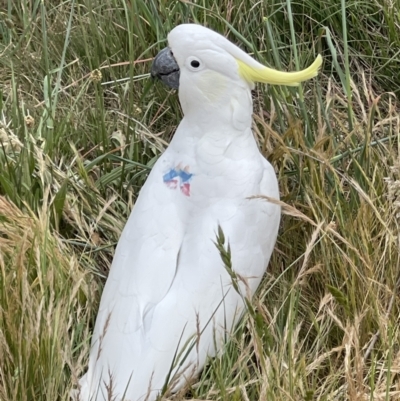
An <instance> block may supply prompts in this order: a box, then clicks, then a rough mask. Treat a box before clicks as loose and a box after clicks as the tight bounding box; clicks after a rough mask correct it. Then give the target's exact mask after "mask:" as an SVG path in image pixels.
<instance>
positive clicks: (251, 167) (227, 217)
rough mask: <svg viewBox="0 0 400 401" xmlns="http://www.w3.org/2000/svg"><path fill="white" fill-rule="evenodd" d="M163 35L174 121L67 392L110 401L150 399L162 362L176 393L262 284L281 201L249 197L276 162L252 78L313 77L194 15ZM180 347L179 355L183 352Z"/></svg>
mask: <svg viewBox="0 0 400 401" xmlns="http://www.w3.org/2000/svg"><path fill="white" fill-rule="evenodd" d="M168 42H169V49H170V50H166V51H164V53H163V54H164V56H163V57H165V60H163V59H162V57H160V59H159V60H158V61H157V62H158V64H159V65H157V63H156V62H155V64H154V66H153V73H154V75H156V76H158V77H159V78H160V79H162V80H163V81H164V82H165V83H167V84H168V85H170V86H172V87H174V86H178V79H179V100H180V103H181V106H182V109H183V113H184V118H183V119H182V121H181V123H180V125H179V127H178V129H177V131H176V133H175V136H174V138H173V139H172V141H171V143H170V145H169V147H168V149H167V150H166V151H165V152H164V154H163V155H162V156H161V157H160V158H159V160H158V161H157V163H156V164H155V166H154V168H153V169H152V171H151V173H150V175H149V177H148V179H147V181H146V183H145V184H144V186H143V188H142V190H141V192H140V195H139V197H138V200H137V202H136V205H135V207H134V208H133V211H132V213H131V215H130V217H129V220H128V222H127V223H126V226H125V228H124V230H123V233H122V236H121V238H120V240H119V243H118V246H117V249H116V252H115V258H114V261H113V264H112V267H111V271H110V274H109V277H108V280H107V283H106V285H105V288H104V292H103V295H102V299H101V303H100V309H99V312H98V316H97V321H96V326H95V329H94V332H93V338H92V349H91V353H90V360H89V367H88V372H87V373H86V375H85V376H83V378H82V379H81V380H80V390H79V391H78V393H77V394H78V395H77V394H75V398H76V399H78V400H80V401H89V400H90V401H104V400H108V399H109V398H108V397H109V395H110V394H112V397H113V398H110V399H112V400H114V399H115V400H117V401H120V400H123V399H125V400H129V401H144V400H145V399H146V397H148V398H147V400H148V401H153V400H155V398H156V397H157V395H158V394H159V392H160V390H161V389H162V388H163V386H164V384H165V383H166V380H167V377H168V375H169V372H170V371H171V375H169V379H170V383H173V381H174V380H175V382H174V384H173V385H172V387H173V389H174V390H177V389H179V388H180V387H182V385H183V384H184V383H185V381H186V380H189V379H190V378H191V377H193V376H195V375H196V374H197V373H198V372H199V371H200V370H201V369H202V368H203V366H204V363H205V361H206V358H207V356H214V355H216V353H217V351H218V349H221V346H222V345H223V343H224V341H225V338H226V337H228V338H229V333H230V332H231V331H232V328H233V327H234V326H235V324H236V323H237V322H238V320H239V318H240V317H241V316H242V313H243V311H244V308H245V306H244V302H243V296H246V294H247V295H249V294H251V295H252V294H253V293H254V292H255V290H256V289H257V287H258V285H259V284H260V281H261V278H262V276H263V274H264V272H265V269H266V267H267V264H268V261H269V258H270V256H271V253H272V250H273V248H274V245H275V241H276V236H277V231H278V225H279V221H280V208H279V206H277V205H275V204H272V203H268V202H266V201H265V200H260V199H249V197H251V196H253V195H266V196H268V197H271V198H275V199H278V198H279V191H278V183H277V179H276V176H275V172H274V169H273V168H272V166H271V165H270V164H269V163H268V162H267V161H266V160H265V159H264V157H263V156H262V155H261V154H260V152H259V149H258V147H257V144H256V141H255V139H254V136H253V133H252V131H251V115H252V100H251V93H250V90H251V88H252V87H253V82H252V81H253V80H254V81H255V80H258V81H262V82H270V83H286V84H296V83H297V82H300V81H302V80H304V79H308V78H310V77H312V76H315V75H316V71H317V69H318V66H319V65H317V64H318V63H314V64H315V65H314V64H313V66H314V70H313V71H311V70H309V69H308V70H305V72H304V74H305V75H304V76H300V75H299V74H301V73H302V72H299V73H280V72H274V71H273V70H269V69H267V68H266V67H263V66H262V65H261V64H259V63H257V62H256V61H255V60H253V59H252V58H251V57H250V56H249V55H247V54H246V53H245V52H243V51H242V50H240V49H239V48H238V47H236V46H235V45H233V44H232V43H231V42H229V41H228V40H227V39H225V38H224V37H223V36H221V35H219V34H217V33H215V32H213V31H211V30H209V29H207V28H204V27H202V26H199V25H194V24H185V25H179V26H177V27H176V28H175V29H173V30H172V31H171V33H170V34H169V36H168ZM171 51H172V53H171ZM319 64H320V63H319ZM164 67H165V68H164ZM310 68H311V67H310ZM257 74H258V75H257ZM260 74H261V75H260ZM263 74H264V79H261V78H260V76H262V75H263ZM268 74H269V75H268ZM274 74H277V75H274ZM296 74H298V75H296ZM252 77H254V79H252ZM283 78H285V79H286V80H287V82H286V81H285V82H282V79H283ZM218 226H221V228H222V230H223V232H224V234H225V237H226V239H227V241H229V244H230V249H231V257H232V264H233V269H234V271H235V272H237V273H238V274H239V275H240V277H242V278H244V279H243V280H239V284H240V290H241V292H242V295H243V296H241V295H239V294H238V292H237V291H235V289H234V288H233V286H232V279H231V277H230V275H229V274H228V272H227V270H226V268H225V267H224V264H223V262H222V260H221V256H220V254H219V252H218V250H217V248H216V246H215V243H214V241H215V239H216V233H217V230H218ZM199 333H201V335H200V337H198V335H199ZM185 345H186V346H187V347H186V350H188V354H185V352H183V353H182V352H181V351H182V349H183V348H184V346H185ZM190 347H191V348H190ZM216 348H217V349H216ZM185 355H186V359H185V358H184V357H185ZM174 360H175V362H178V361H180V362H181V363H182V364H181V365H180V366H177V365H176V364H175V365H174ZM174 375H175V378H174Z"/></svg>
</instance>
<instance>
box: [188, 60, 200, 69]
mask: <svg viewBox="0 0 400 401" xmlns="http://www.w3.org/2000/svg"><path fill="white" fill-rule="evenodd" d="M190 65H191V66H192V67H193V68H198V67H200V63H199V62H198V61H197V60H192V61H191V62H190Z"/></svg>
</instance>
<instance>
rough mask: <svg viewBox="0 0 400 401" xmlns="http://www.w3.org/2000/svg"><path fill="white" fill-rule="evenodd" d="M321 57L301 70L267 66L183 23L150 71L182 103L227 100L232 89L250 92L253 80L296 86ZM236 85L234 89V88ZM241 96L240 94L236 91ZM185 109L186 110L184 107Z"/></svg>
mask: <svg viewBox="0 0 400 401" xmlns="http://www.w3.org/2000/svg"><path fill="white" fill-rule="evenodd" d="M321 63H322V57H321V56H318V57H317V58H316V60H315V61H314V63H313V64H312V65H311V66H310V67H308V68H306V69H305V70H302V71H297V72H282V71H276V70H274V69H271V68H268V67H266V66H264V65H262V64H260V63H259V62H257V61H256V60H254V59H253V58H252V57H251V56H250V55H248V54H247V53H246V52H244V51H243V50H241V49H240V48H239V47H237V46H235V45H234V44H233V43H232V42H230V41H229V40H228V39H226V38H225V37H224V36H222V35H220V34H218V33H216V32H214V31H212V30H211V29H208V28H205V27H203V26H201V25H197V24H182V25H178V26H177V27H175V28H174V29H173V30H172V31H171V32H170V33H169V35H168V47H167V48H165V49H163V50H162V51H161V52H160V53H159V54H158V55H157V56H156V58H155V59H154V61H153V65H152V67H151V75H152V76H153V77H155V78H159V79H160V80H161V81H162V82H164V84H166V85H167V86H169V87H171V88H174V89H178V88H179V96H180V99H181V103H182V107H183V108H184V109H185V104H188V103H189V104H190V103H198V102H199V100H201V103H202V104H204V100H206V101H207V104H209V105H211V104H213V106H214V107H215V106H216V105H218V104H220V105H222V104H225V103H226V102H228V103H229V98H231V97H232V93H233V92H232V91H235V90H236V92H235V93H240V91H243V89H245V90H246V91H247V92H249V90H250V89H252V88H253V87H254V83H255V82H263V83H266V84H275V85H290V86H296V85H299V83H300V82H302V81H305V80H308V79H310V78H313V77H315V76H316V75H317V73H318V69H319V67H320V66H321ZM235 88H236V89H235ZM239 96H240V95H239ZM184 111H185V110H184Z"/></svg>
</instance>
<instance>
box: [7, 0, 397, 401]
mask: <svg viewBox="0 0 400 401" xmlns="http://www.w3.org/2000/svg"><path fill="white" fill-rule="evenodd" d="M267 3H268V4H267ZM3 5H4V7H2V11H1V13H0V66H1V68H0V91H1V96H0V113H1V114H0V169H1V170H0V400H1V401H25V400H26V401H28V400H29V401H30V400H33V399H34V400H51V401H54V400H67V399H68V393H69V390H70V389H71V387H72V386H73V385H74V384H76V381H77V377H79V376H80V375H81V373H82V372H83V371H84V369H85V366H86V363H87V356H88V349H89V344H90V330H91V328H92V326H93V323H94V319H95V315H96V308H97V306H98V302H99V298H100V294H101V287H102V285H103V283H104V280H105V277H106V275H107V271H108V268H109V266H110V262H111V260H112V255H113V249H114V246H115V244H116V242H117V240H118V237H119V234H120V232H121V230H122V228H123V226H124V223H125V221H126V219H127V217H128V215H129V212H130V210H131V209H132V207H133V205H134V202H135V199H136V197H137V194H138V191H139V190H140V187H141V185H142V184H143V182H144V181H145V179H146V177H147V174H148V172H149V170H150V169H151V167H152V165H153V164H154V162H155V161H156V160H157V157H158V156H159V155H160V153H161V152H162V151H163V150H164V149H165V148H166V146H167V145H168V141H169V140H170V138H171V136H172V135H173V132H174V129H175V128H176V126H177V124H178V123H179V121H180V118H181V112H180V109H179V104H178V99H177V96H176V94H175V93H173V92H168V91H167V90H166V88H165V87H162V86H161V85H153V83H152V82H151V81H150V79H149V76H148V72H149V68H150V59H151V58H152V57H153V56H154V55H155V54H156V52H157V51H158V50H159V49H161V48H162V47H163V46H164V45H165V38H166V34H167V33H168V31H169V30H170V29H171V28H172V27H174V26H175V25H176V24H178V23H181V22H193V21H197V22H199V23H202V24H205V25H207V26H209V27H212V28H213V29H215V30H217V31H219V32H221V33H223V34H225V35H227V36H228V37H229V38H230V39H231V40H233V41H234V42H235V43H237V44H239V45H240V46H241V47H243V48H244V49H246V50H247V51H248V52H251V53H254V56H255V57H256V58H257V59H259V60H260V61H262V62H264V63H266V64H268V65H273V66H276V67H279V68H283V69H289V70H294V69H296V68H300V67H304V66H306V65H308V64H309V63H310V61H311V60H312V59H313V58H314V57H315V55H316V54H317V53H322V54H323V56H324V66H323V70H322V73H321V74H320V76H319V78H318V79H315V80H313V82H310V83H307V84H306V85H304V86H303V88H301V89H291V88H289V89H288V88H283V87H269V88H266V87H263V86H261V85H259V86H258V87H257V90H256V91H255V92H254V99H255V107H254V119H255V124H254V131H255V133H256V135H257V138H258V141H259V144H260V148H261V149H262V151H263V153H264V154H265V155H266V156H267V157H268V159H269V160H270V161H271V162H272V163H273V165H274V166H275V168H276V171H277V174H278V176H279V182H280V189H281V197H282V201H283V202H284V203H285V206H284V216H283V219H282V225H281V229H280V234H279V238H278V242H277V245H276V250H275V252H274V255H273V257H272V260H271V263H270V266H269V268H268V272H267V274H266V277H265V280H264V282H263V284H262V286H261V288H260V290H259V291H258V293H257V297H256V298H255V299H254V302H253V307H252V308H250V313H249V314H248V315H247V316H246V318H245V319H244V320H243V322H242V323H241V324H240V326H239V327H238V328H237V332H236V333H235V336H234V338H233V339H232V341H231V342H230V343H228V344H227V350H226V352H225V353H224V355H223V356H221V357H220V358H217V359H214V360H211V361H210V363H209V364H208V366H207V367H206V368H205V370H204V372H203V374H202V375H201V377H200V378H199V381H198V383H196V384H195V385H194V386H193V388H192V389H191V390H190V392H191V395H192V397H193V398H197V399H204V400H205V399H207V400H245V401H247V400H251V401H253V400H265V399H267V400H272V401H274V400H346V399H347V400H386V401H388V400H396V399H400V385H399V380H398V379H399V377H398V375H399V372H400V349H399V324H398V322H399V310H400V298H399V295H398V287H399V246H400V244H399V213H400V159H399V154H398V141H399V136H400V118H399V114H398V110H399V101H398V91H399V88H400V85H399V83H400V76H399V71H400V69H399V64H400V56H399V50H398V49H399V48H400V43H399V42H400V35H399V28H398V27H399V22H400V21H399V13H398V10H399V7H400V2H399V1H398V0H392V1H381V2H374V1H359V0H357V1H356V0H348V1H344V0H343V1H342V2H341V3H340V2H337V1H333V0H328V1H325V2H317V1H314V0H307V1H305V2H292V1H290V0H286V1H283V0H275V1H271V2H255V1H252V0H245V1H242V2H239V1H229V0H224V1H221V2H218V4H215V2H212V1H208V0H203V1H197V2H189V1H183V0H182V1H171V2H166V1H159V2H156V1H151V0H150V1H143V0H137V1H130V2H129V1H124V0H121V1H116V0H105V1H102V2H98V3H97V2H91V1H89V0H81V1H73V0H65V1H63V2H59V1H56V0H52V1H46V2H42V1H40V0H22V1H21V2H14V1H11V0H5V1H4V0H3ZM183 395H184V394H180V395H178V396H177V399H179V397H181V396H183Z"/></svg>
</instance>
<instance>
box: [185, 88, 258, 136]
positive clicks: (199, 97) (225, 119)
mask: <svg viewBox="0 0 400 401" xmlns="http://www.w3.org/2000/svg"><path fill="white" fill-rule="evenodd" d="M179 99H180V102H181V106H182V110H183V113H184V119H183V121H182V123H184V124H185V125H186V126H187V127H191V129H190V134H191V135H194V136H199V137H202V136H203V135H205V134H207V133H210V132H219V133H220V134H221V135H224V134H226V135H228V136H240V135H241V133H243V132H246V131H248V130H249V129H250V128H251V121H252V112H253V102H252V99H251V92H250V90H249V88H248V87H245V86H243V87H239V86H238V87H233V88H230V89H229V90H228V91H226V92H225V93H223V94H222V95H220V96H216V95H215V93H211V94H206V95H205V94H204V93H192V94H191V93H189V92H186V91H181V90H180V92H179Z"/></svg>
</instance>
